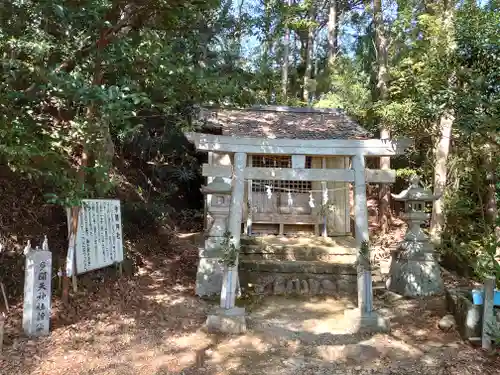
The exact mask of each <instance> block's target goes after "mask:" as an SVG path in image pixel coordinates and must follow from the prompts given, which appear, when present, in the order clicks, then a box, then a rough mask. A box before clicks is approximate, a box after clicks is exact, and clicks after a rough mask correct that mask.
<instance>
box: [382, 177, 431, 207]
mask: <svg viewBox="0 0 500 375" xmlns="http://www.w3.org/2000/svg"><path fill="white" fill-rule="evenodd" d="M391 195H392V197H393V198H394V199H395V200H397V201H426V202H432V201H435V200H437V199H439V198H440V197H441V195H434V194H433V192H432V191H431V190H429V189H425V188H423V187H422V186H420V178H419V177H418V176H412V177H411V178H410V186H409V187H408V189H405V190H403V191H402V192H401V193H399V194H391Z"/></svg>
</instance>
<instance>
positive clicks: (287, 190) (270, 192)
mask: <svg viewBox="0 0 500 375" xmlns="http://www.w3.org/2000/svg"><path fill="white" fill-rule="evenodd" d="M330 182H335V181H330ZM252 185H253V186H261V187H264V188H265V189H266V194H267V197H268V198H269V199H271V197H272V195H273V191H274V192H284V193H295V194H312V193H322V194H323V198H324V196H325V195H326V197H327V199H328V192H330V191H332V192H333V191H347V190H349V189H350V188H349V187H348V186H347V187H341V188H326V189H321V190H315V189H307V190H305V189H291V188H281V187H276V186H274V185H269V184H262V183H256V182H252ZM364 186H367V185H366V184H365V185H364ZM300 190H302V191H300Z"/></svg>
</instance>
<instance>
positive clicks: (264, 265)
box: [239, 259, 356, 275]
mask: <svg viewBox="0 0 500 375" xmlns="http://www.w3.org/2000/svg"><path fill="white" fill-rule="evenodd" d="M239 268H240V270H241V271H247V272H261V273H262V272H267V273H297V274H300V273H307V274H327V275H332V274H334V275H356V266H355V265H354V264H342V263H328V262H321V261H300V260H297V261H290V260H284V261H282V260H244V259H241V261H240V265H239Z"/></svg>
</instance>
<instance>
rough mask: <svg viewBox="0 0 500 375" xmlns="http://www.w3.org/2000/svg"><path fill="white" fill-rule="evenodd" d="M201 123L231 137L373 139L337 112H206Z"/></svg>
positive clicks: (264, 109)
mask: <svg viewBox="0 0 500 375" xmlns="http://www.w3.org/2000/svg"><path fill="white" fill-rule="evenodd" d="M200 120H202V123H203V124H204V128H205V129H206V130H205V131H208V129H211V130H212V131H213V130H219V132H221V133H222V135H228V136H242V137H259V138H290V139H293V138H295V139H313V140H314V139H367V138H370V137H371V134H370V133H369V132H368V131H366V130H365V129H363V128H362V127H361V126H360V125H359V124H358V123H356V122H355V121H353V120H351V119H350V118H349V117H348V116H347V115H346V114H345V113H343V111H341V110H337V109H314V108H293V107H271V106H268V107H252V108H248V109H202V110H201V114H200ZM214 128H215V129H214ZM202 131H203V130H202Z"/></svg>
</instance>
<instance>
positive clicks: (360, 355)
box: [0, 238, 500, 375]
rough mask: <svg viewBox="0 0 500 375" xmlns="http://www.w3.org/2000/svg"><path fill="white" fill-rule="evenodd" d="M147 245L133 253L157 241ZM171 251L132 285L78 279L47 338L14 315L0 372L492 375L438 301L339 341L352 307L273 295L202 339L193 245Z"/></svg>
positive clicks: (124, 280)
mask: <svg viewBox="0 0 500 375" xmlns="http://www.w3.org/2000/svg"><path fill="white" fill-rule="evenodd" d="M144 241H146V240H144ZM144 241H143V242H142V243H137V244H136V246H142V247H145V246H146V247H147V246H149V245H151V246H155V247H156V248H157V247H158V244H159V243H160V244H161V243H162V242H161V241H158V238H151V239H150V242H144ZM168 241H169V243H170V246H171V247H174V248H176V249H178V251H177V252H172V251H169V254H170V255H169V256H168V257H166V256H160V255H158V252H157V251H156V252H155V253H156V255H155V256H149V257H148V256H145V257H143V259H142V261H141V262H140V263H141V265H140V267H139V269H138V271H137V272H136V274H135V275H134V276H129V277H125V276H122V277H121V278H120V279H118V278H117V277H116V276H112V275H101V276H100V277H95V275H94V276H93V278H90V277H89V278H84V277H82V278H81V280H80V292H79V293H78V294H77V295H74V296H73V298H72V300H71V303H70V306H66V307H64V306H62V304H61V303H60V302H59V299H57V298H56V299H55V302H54V308H53V316H52V332H51V335H50V336H48V337H46V338H41V339H38V340H30V339H27V338H23V336H22V328H21V318H22V307H21V305H20V304H19V305H15V306H13V308H12V310H11V312H10V314H9V317H8V320H7V323H6V338H5V344H4V350H3V353H2V354H0V374H1V375H16V374H26V375H28V374H32V375H35V374H39V375H42V374H47V375H62V374H68V373H69V374H75V375H77V374H78V375H87V374H88V375H90V374H92V375H94V374H103V375H128V374H138V375H159V374H179V375H180V374H185V375H189V374H201V375H203V374H207V375H219V374H220V375H222V374H228V375H229V374H252V375H259V374H266V375H273V374H287V375H292V374H297V375H299V374H301V375H306V374H339V375H340V374H343V375H344V374H346V375H347V374H386V375H388V374H418V375H426V374H429V375H431V374H432V375H468V374H482V375H489V374H498V368H499V367H500V358H499V356H498V355H497V356H492V355H489V354H487V353H484V352H482V351H481V350H480V349H477V348H474V347H471V346H470V345H468V344H466V343H463V342H462V341H461V340H460V338H459V336H458V335H457V333H456V332H454V331H450V332H446V333H445V332H442V331H441V330H439V328H437V323H438V321H439V319H440V318H441V317H442V316H443V315H445V314H446V310H445V306H444V298H442V297H436V298H429V299H423V300H418V301H417V300H398V301H396V302H389V301H387V300H384V299H382V298H378V299H376V301H375V303H376V307H377V308H379V309H382V310H381V311H383V313H384V314H385V315H388V316H390V322H391V332H390V333H389V334H376V335H368V334H349V333H347V332H346V331H345V328H344V327H342V325H341V324H339V322H341V316H342V314H343V309H344V308H346V307H349V304H350V302H349V301H343V300H335V299H333V298H316V299H291V298H274V297H273V298H264V299H263V300H260V301H252V303H250V304H248V305H247V308H248V312H249V330H248V332H247V333H246V334H244V335H241V336H224V335H214V334H209V333H207V332H206V331H205V329H204V321H205V319H206V314H207V312H208V311H209V309H210V308H211V303H210V302H207V301H203V300H201V299H199V298H197V297H196V296H195V295H194V283H193V282H194V275H192V274H191V272H184V271H185V270H183V267H185V266H186V265H188V264H192V263H193V261H195V259H196V257H197V249H196V246H194V245H193V243H192V242H190V241H189V240H187V239H177V240H176V241H175V242H174V243H173V239H172V238H169V239H168ZM141 253H143V254H147V252H144V251H142V252H141ZM190 267H191V266H190Z"/></svg>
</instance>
